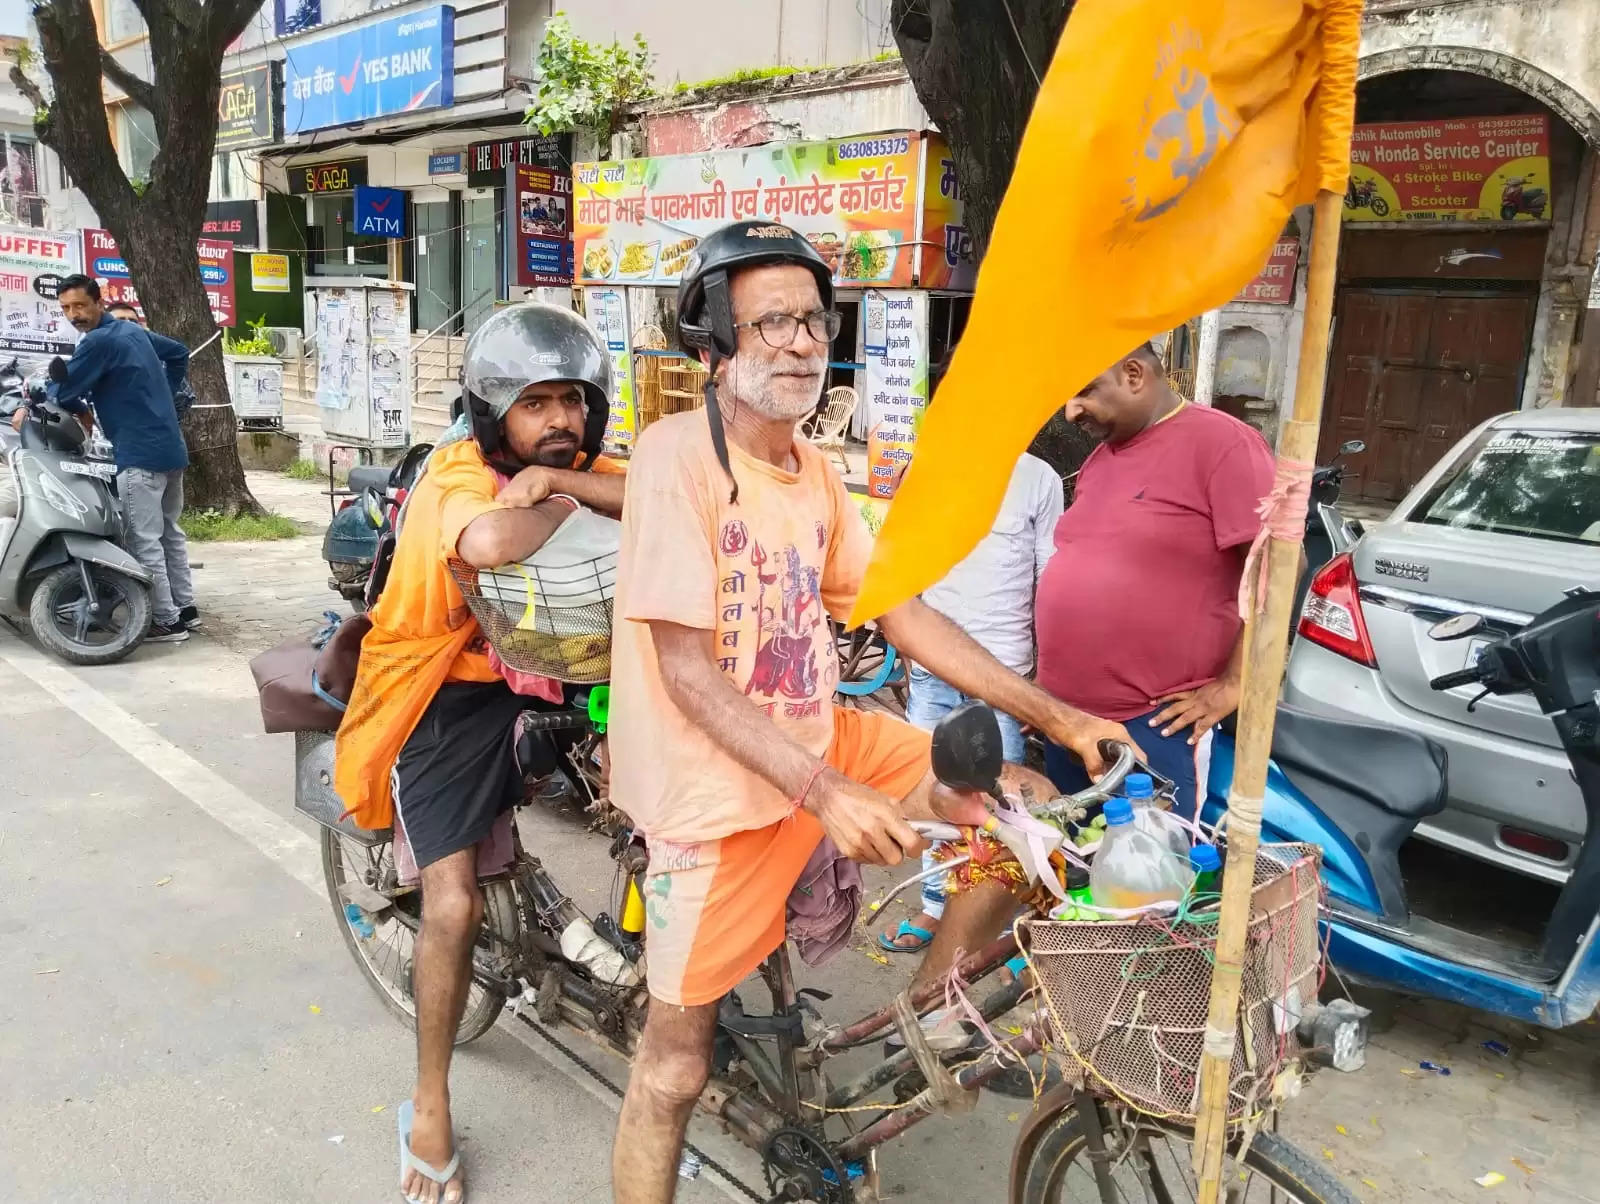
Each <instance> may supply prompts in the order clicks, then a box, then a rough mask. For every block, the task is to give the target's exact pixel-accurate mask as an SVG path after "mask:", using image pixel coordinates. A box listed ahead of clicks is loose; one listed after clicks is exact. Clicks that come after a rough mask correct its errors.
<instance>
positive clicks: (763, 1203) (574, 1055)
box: [513, 1011, 771, 1204]
mask: <svg viewBox="0 0 1600 1204" xmlns="http://www.w3.org/2000/svg"><path fill="white" fill-rule="evenodd" d="M513 1015H515V1016H516V1018H517V1019H518V1020H520V1021H522V1023H524V1024H526V1025H527V1026H528V1027H529V1028H531V1029H532V1030H533V1031H534V1032H536V1033H538V1034H539V1035H540V1036H541V1037H543V1038H544V1039H545V1040H546V1041H548V1042H549V1043H550V1044H551V1045H553V1046H555V1048H556V1049H557V1050H559V1051H560V1052H561V1053H562V1054H563V1055H564V1056H565V1057H566V1058H567V1060H568V1061H570V1062H571V1063H572V1064H573V1065H575V1066H576V1067H578V1069H579V1070H582V1071H583V1072H584V1073H586V1074H587V1075H588V1076H589V1077H590V1078H592V1079H593V1080H594V1081H595V1082H597V1083H599V1084H600V1085H601V1086H602V1087H604V1088H605V1089H606V1090H607V1091H609V1092H610V1093H611V1094H612V1095H613V1096H615V1097H616V1098H617V1099H621V1098H622V1088H620V1087H618V1086H617V1085H616V1084H615V1083H613V1082H612V1081H611V1080H610V1079H609V1078H607V1077H606V1076H605V1075H604V1074H603V1073H601V1071H600V1070H599V1069H598V1068H597V1067H595V1066H592V1065H590V1063H589V1062H588V1061H586V1060H585V1059H584V1057H583V1055H582V1054H580V1053H578V1052H577V1051H576V1050H574V1049H572V1048H571V1047H570V1046H568V1045H567V1044H566V1043H565V1042H564V1041H562V1040H561V1039H560V1038H559V1037H557V1036H556V1035H555V1034H554V1033H552V1032H551V1031H550V1030H549V1029H547V1028H546V1027H545V1026H544V1025H542V1024H540V1023H539V1022H538V1021H537V1020H535V1019H534V1018H533V1017H531V1016H529V1015H527V1014H525V1013H523V1012H521V1011H518V1012H514V1013H513ZM683 1148H684V1149H685V1150H687V1151H688V1152H690V1153H691V1154H693V1155H694V1156H695V1157H696V1158H698V1159H700V1165H701V1166H703V1167H705V1168H706V1169H707V1170H710V1171H715V1172H716V1173H717V1174H718V1175H720V1176H721V1177H722V1178H723V1179H725V1180H727V1182H728V1184H729V1185H730V1186H732V1187H735V1188H737V1189H738V1190H740V1191H742V1192H743V1193H744V1194H745V1195H746V1196H748V1197H749V1198H750V1199H752V1200H754V1201H756V1204H768V1201H769V1200H770V1198H771V1197H769V1196H766V1195H763V1194H762V1193H760V1192H757V1191H756V1190H755V1188H753V1187H751V1186H750V1185H749V1184H748V1183H746V1182H745V1181H744V1180H743V1179H740V1178H739V1177H738V1176H737V1175H735V1174H734V1173H733V1172H732V1171H730V1170H729V1169H728V1168H727V1167H725V1166H723V1165H722V1163H720V1162H718V1161H717V1160H716V1159H715V1158H713V1157H711V1155H709V1154H707V1153H706V1152H705V1151H704V1150H701V1149H699V1148H697V1147H696V1146H694V1145H693V1144H691V1143H690V1142H688V1141H685V1142H684V1143H683Z"/></svg>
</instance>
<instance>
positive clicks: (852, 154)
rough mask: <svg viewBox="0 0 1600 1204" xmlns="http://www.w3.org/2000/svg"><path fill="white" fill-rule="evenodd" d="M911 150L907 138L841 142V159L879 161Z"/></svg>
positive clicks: (909, 140)
mask: <svg viewBox="0 0 1600 1204" xmlns="http://www.w3.org/2000/svg"><path fill="white" fill-rule="evenodd" d="M910 149H911V139H909V138H868V139H866V140H865V141H863V142H841V143H840V144H839V151H838V154H839V158H841V159H881V158H883V157H884V156H885V155H903V154H905V153H906V152H907V151H909V150H910Z"/></svg>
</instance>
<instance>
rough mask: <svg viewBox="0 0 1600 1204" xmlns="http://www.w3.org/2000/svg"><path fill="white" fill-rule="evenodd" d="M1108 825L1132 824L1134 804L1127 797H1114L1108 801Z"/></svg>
mask: <svg viewBox="0 0 1600 1204" xmlns="http://www.w3.org/2000/svg"><path fill="white" fill-rule="evenodd" d="M1105 816H1106V825H1107V826H1108V827H1109V826H1110V825H1112V824H1131V823H1132V822H1133V804H1132V803H1130V802H1129V801H1128V800H1127V799H1125V798H1114V799H1111V800H1109V801H1108V802H1107V803H1106V809H1105Z"/></svg>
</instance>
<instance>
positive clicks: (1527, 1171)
mask: <svg viewBox="0 0 1600 1204" xmlns="http://www.w3.org/2000/svg"><path fill="white" fill-rule="evenodd" d="M1511 1165H1512V1166H1514V1167H1516V1168H1517V1169H1518V1170H1519V1171H1521V1172H1522V1173H1523V1174H1524V1175H1531V1174H1533V1173H1534V1169H1533V1167H1531V1166H1529V1165H1528V1164H1527V1163H1526V1162H1524V1161H1523V1160H1522V1159H1520V1158H1513V1159H1512V1160H1511Z"/></svg>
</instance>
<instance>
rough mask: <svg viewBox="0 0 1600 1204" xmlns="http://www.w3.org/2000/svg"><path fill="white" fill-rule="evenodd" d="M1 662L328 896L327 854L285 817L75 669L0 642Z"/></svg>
mask: <svg viewBox="0 0 1600 1204" xmlns="http://www.w3.org/2000/svg"><path fill="white" fill-rule="evenodd" d="M0 660H3V661H5V663H6V664H8V665H9V666H11V668H13V669H15V670H16V671H17V672H18V673H20V674H22V676H24V677H26V678H27V679H28V680H29V681H31V682H32V683H33V684H34V685H36V686H38V687H39V688H40V689H41V690H43V691H44V692H45V693H46V694H49V695H50V696H51V697H52V698H54V699H55V700H56V701H57V702H59V703H60V704H61V705H62V706H64V707H66V708H67V710H69V711H71V712H72V713H73V714H75V715H77V716H78V717H79V718H80V719H82V720H83V721H84V722H85V723H87V724H88V725H89V727H90V728H92V729H93V730H95V731H97V732H99V733H100V734H101V735H103V736H105V737H106V738H107V739H108V740H110V741H111V742H112V743H113V744H115V745H116V746H117V747H118V748H120V749H122V751H123V752H125V753H127V754H128V755H129V756H130V757H132V758H133V759H134V760H135V761H138V762H139V764H141V765H143V766H144V767H145V768H146V769H148V770H149V771H150V772H151V773H153V774H155V775H156V777H158V778H160V779H161V780H162V781H163V782H165V783H166V784H167V785H168V786H171V787H172V788H173V789H174V790H176V791H177V792H178V793H179V794H181V795H182V796H183V797H184V798H186V799H188V800H189V801H190V802H191V803H193V804H194V805H195V806H196V807H199V808H200V810H202V811H204V812H205V813H206V814H207V815H209V816H210V817H211V818H212V819H214V820H216V821H217V822H218V823H219V824H221V825H222V826H223V827H225V828H227V829H228V830H229V831H230V832H232V833H233V834H234V835H235V836H238V837H240V838H242V839H243V840H244V841H246V842H247V843H248V844H250V845H251V846H252V847H254V848H255V850H256V851H257V852H258V853H260V854H261V855H262V856H264V857H266V858H268V859H269V860H270V861H272V862H274V863H275V864H276V865H277V866H278V868H279V869H281V870H282V871H283V872H284V873H286V874H288V875H289V876H290V877H291V878H293V879H294V880H295V881H296V882H299V883H300V884H301V885H302V886H304V887H305V888H306V889H307V890H309V891H310V892H311V893H312V894H314V895H317V896H318V897H319V898H326V897H327V893H328V888H327V884H326V883H325V882H324V881H323V877H322V854H321V851H320V850H319V849H318V847H317V842H316V841H314V840H312V839H311V837H309V836H307V835H306V834H305V833H304V832H302V831H301V830H300V829H299V828H297V827H295V826H294V825H293V824H292V823H290V822H289V821H288V820H286V819H284V818H283V817H282V816H280V815H278V814H276V813H275V812H273V811H270V810H268V809H267V808H266V807H264V806H262V805H261V804H260V803H258V802H256V800H255V799H253V798H251V797H250V796H249V795H248V794H246V793H245V792H244V791H242V790H240V789H239V788H238V787H237V786H235V785H234V784H233V783H232V782H230V781H228V780H227V779H226V778H224V777H223V776H222V775H221V774H219V773H217V772H216V771H215V770H213V769H209V768H207V767H206V766H204V765H202V764H200V762H199V761H197V760H195V759H194V758H193V757H191V756H190V755H189V754H188V753H186V752H184V751H183V749H181V748H179V747H178V746H177V745H176V744H174V743H173V742H172V741H171V740H168V739H167V738H166V737H165V736H162V735H161V734H159V733H158V732H156V731H155V730H154V729H153V728H151V727H150V726H149V725H148V724H146V723H144V722H143V721H142V720H139V719H136V718H134V716H132V715H131V714H129V713H128V712H127V711H125V710H123V709H122V707H120V706H118V705H117V704H116V703H115V702H113V701H112V700H111V699H109V698H107V697H106V696H105V695H104V694H102V693H101V692H100V691H99V690H97V689H95V688H94V687H93V686H91V685H88V684H87V683H85V682H84V681H83V680H82V679H81V678H79V677H78V676H77V675H76V674H74V673H73V672H72V671H71V670H69V669H67V668H65V667H64V666H62V665H58V664H56V663H55V662H54V661H51V660H49V659H48V658H46V657H45V655H44V654H43V653H41V652H40V651H38V649H36V648H33V647H31V646H29V645H28V644H24V643H22V642H21V641H20V640H16V639H13V638H10V637H9V635H7V636H3V637H0Z"/></svg>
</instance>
